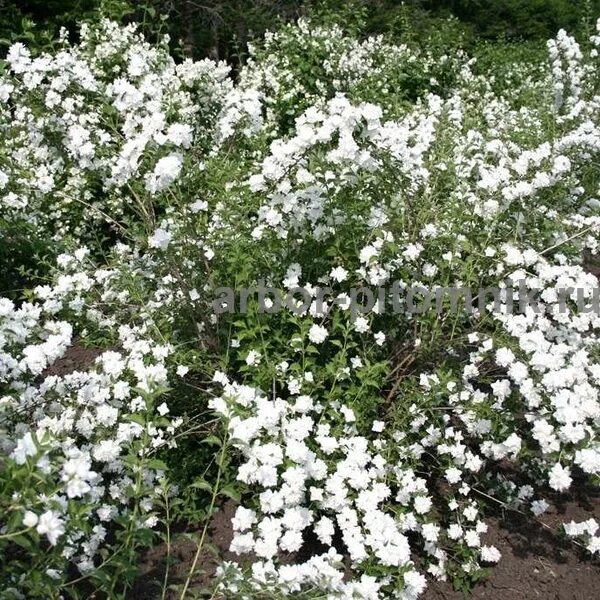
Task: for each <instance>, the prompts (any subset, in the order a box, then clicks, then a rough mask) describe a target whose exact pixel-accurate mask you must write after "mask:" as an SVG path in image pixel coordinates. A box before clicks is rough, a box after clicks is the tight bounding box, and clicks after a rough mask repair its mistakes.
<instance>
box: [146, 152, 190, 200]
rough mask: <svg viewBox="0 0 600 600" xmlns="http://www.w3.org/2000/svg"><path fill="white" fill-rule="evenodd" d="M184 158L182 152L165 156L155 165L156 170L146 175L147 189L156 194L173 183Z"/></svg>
mask: <svg viewBox="0 0 600 600" xmlns="http://www.w3.org/2000/svg"><path fill="white" fill-rule="evenodd" d="M182 166H183V158H182V156H181V155H180V154H169V155H168V156H163V157H162V158H161V159H160V160H159V161H158V162H157V163H156V166H155V167H154V171H153V172H152V173H149V174H148V175H146V189H147V190H148V191H149V192H150V193H152V194H156V193H158V192H161V191H163V190H164V189H165V188H167V187H168V186H169V185H171V183H173V182H174V181H175V180H176V179H177V178H178V177H179V173H180V172H181V168H182Z"/></svg>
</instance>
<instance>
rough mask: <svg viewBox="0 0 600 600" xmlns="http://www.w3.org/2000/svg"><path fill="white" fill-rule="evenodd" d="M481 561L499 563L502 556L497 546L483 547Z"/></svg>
mask: <svg viewBox="0 0 600 600" xmlns="http://www.w3.org/2000/svg"><path fill="white" fill-rule="evenodd" d="M480 554H481V560H482V561H483V562H487V563H497V562H498V561H499V560H500V558H501V557H502V555H501V554H500V551H499V550H498V548H496V547H495V546H481V550H480Z"/></svg>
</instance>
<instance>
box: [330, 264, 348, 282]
mask: <svg viewBox="0 0 600 600" xmlns="http://www.w3.org/2000/svg"><path fill="white" fill-rule="evenodd" d="M329 275H330V277H331V278H332V279H333V280H334V281H337V282H338V283H340V282H342V281H345V280H346V279H347V277H348V271H346V269H344V267H335V268H333V269H332V270H331V273H330V274H329Z"/></svg>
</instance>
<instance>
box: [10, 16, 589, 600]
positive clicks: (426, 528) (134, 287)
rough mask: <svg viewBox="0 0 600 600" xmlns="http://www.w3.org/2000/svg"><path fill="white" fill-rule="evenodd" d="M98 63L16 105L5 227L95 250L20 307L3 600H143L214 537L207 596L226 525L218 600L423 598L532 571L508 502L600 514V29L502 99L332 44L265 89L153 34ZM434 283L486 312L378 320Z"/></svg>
mask: <svg viewBox="0 0 600 600" xmlns="http://www.w3.org/2000/svg"><path fill="white" fill-rule="evenodd" d="M80 38H81V39H80V41H79V42H78V43H77V44H69V43H67V41H66V40H67V38H66V36H65V37H64V39H63V40H62V44H63V46H62V49H59V50H57V51H56V52H54V53H42V54H39V55H34V54H33V53H32V52H30V50H29V49H28V48H26V47H25V46H24V45H22V44H15V45H13V46H12V47H11V48H10V50H9V52H8V56H7V67H6V69H5V71H4V72H3V74H2V75H1V78H0V99H1V100H2V104H1V105H0V136H2V140H3V148H4V149H3V150H2V151H1V155H0V156H1V158H2V163H0V207H1V208H2V211H3V212H2V218H3V219H5V220H6V221H10V222H11V223H13V224H17V225H19V224H30V225H31V224H33V225H34V226H35V227H36V228H37V229H38V230H39V231H43V232H45V234H46V235H47V237H49V238H51V239H52V240H53V241H54V243H55V244H58V245H59V246H60V247H61V248H62V249H64V248H68V249H69V251H68V252H67V251H65V252H64V253H60V254H58V257H57V259H56V261H55V262H56V264H54V265H53V266H52V270H51V275H50V277H49V281H48V283H47V284H46V285H42V286H37V287H34V288H33V289H32V290H29V291H28V292H27V295H26V296H25V297H23V298H21V299H19V301H17V302H14V301H12V300H8V299H7V298H0V451H1V452H2V454H1V457H0V492H1V494H0V569H1V570H2V575H3V576H2V581H1V582H0V586H3V587H2V589H1V591H0V595H2V594H5V596H6V597H7V598H11V599H12V598H35V597H40V598H45V597H55V596H54V595H52V594H54V592H55V591H56V590H57V589H60V590H61V594H63V596H64V597H67V596H69V595H70V594H71V593H73V596H74V597H76V591H75V590H76V589H78V588H77V585H79V584H81V582H82V581H85V583H86V584H88V583H89V582H90V581H92V582H93V584H94V585H95V586H96V587H97V589H98V590H100V591H102V592H103V593H107V594H108V596H109V597H111V598H112V597H118V596H117V595H116V594H117V590H122V591H123V592H124V591H126V590H127V586H128V585H130V583H131V581H130V578H131V573H132V572H133V571H134V569H133V567H132V564H133V563H135V561H136V558H135V557H136V553H137V552H139V550H140V548H141V547H143V546H147V545H149V544H151V543H152V540H153V539H155V537H156V535H162V536H163V537H164V538H165V539H166V540H167V544H170V543H171V529H170V525H171V523H172V522H175V521H176V522H178V524H181V523H182V522H184V521H187V522H190V521H192V524H193V525H194V526H195V527H196V529H197V528H198V523H197V522H196V521H197V520H200V521H201V528H204V529H203V532H202V535H201V536H200V537H199V539H198V540H196V541H197V544H198V551H197V554H196V558H195V560H194V562H193V564H192V566H191V569H190V574H189V576H188V577H187V579H186V578H185V577H184V578H183V580H182V581H176V582H174V583H173V585H174V586H179V588H178V589H179V591H180V593H181V597H182V598H184V597H186V594H187V593H188V592H194V591H198V592H200V591H202V590H194V589H192V588H193V586H194V570H195V569H198V568H200V565H199V564H198V562H197V561H198V560H199V557H201V556H202V544H203V543H204V541H205V538H206V533H207V531H208V529H209V523H210V518H211V516H212V514H213V513H214V512H215V510H217V509H218V507H219V505H220V504H221V499H222V498H224V497H228V498H230V499H233V500H235V502H236V509H235V514H234V517H233V519H232V522H231V527H232V530H233V538H232V541H231V545H230V548H229V551H230V553H229V554H228V557H229V559H230V560H228V561H225V560H222V561H221V564H220V566H219V567H218V569H217V572H216V575H217V576H216V577H215V578H214V582H213V583H214V587H213V589H211V590H210V593H211V594H214V595H213V596H212V597H214V598H218V597H225V598H228V599H230V598H231V599H235V598H240V599H246V598H258V597H260V598H263V597H264V598H271V597H272V598H281V597H297V598H306V599H314V598H327V599H332V600H333V599H340V600H342V599H343V600H349V599H355V598H356V599H359V598H363V599H366V600H376V599H387V598H398V599H401V600H413V599H416V598H418V597H419V596H420V595H421V594H422V593H423V592H424V590H425V589H426V587H427V584H428V582H429V581H430V580H433V579H437V580H447V579H452V580H453V581H455V582H456V581H459V582H460V581H476V580H477V578H478V577H479V576H480V575H481V574H482V572H483V568H484V567H486V566H490V565H492V564H494V563H496V562H498V561H499V560H502V557H501V553H500V551H499V550H498V549H497V548H496V547H494V546H493V545H492V544H491V543H490V541H489V537H487V531H488V525H487V524H486V515H487V514H488V512H487V511H488V508H489V505H490V503H494V502H497V503H500V504H501V505H502V506H503V507H504V508H506V509H514V510H518V511H520V512H522V513H526V514H528V515H529V516H530V517H531V518H532V519H535V518H538V517H540V516H541V515H543V513H544V512H545V511H546V510H547V509H548V507H549V506H550V502H551V501H552V500H553V499H554V498H556V497H557V495H559V494H563V493H567V492H568V491H569V490H571V489H572V488H573V486H574V485H576V484H577V482H580V481H588V482H591V483H592V484H597V483H598V477H599V476H600V441H599V437H598V436H599V431H600V352H599V349H600V307H598V306H597V305H598V303H599V302H600V294H599V289H600V288H599V286H598V280H597V278H596V276H595V275H593V274H592V273H591V272H590V271H593V268H590V267H591V266H592V267H593V264H592V263H593V262H594V260H596V258H595V257H597V256H598V255H599V254H600V212H599V209H600V201H599V194H600V177H599V176H598V161H599V159H600V89H599V88H598V82H599V81H600V77H599V74H600V73H599V71H598V69H599V62H598V61H599V55H598V49H599V46H600V21H599V22H598V30H597V32H596V34H595V35H593V36H592V37H591V39H590V40H586V44H585V45H583V44H582V45H581V46H580V45H579V44H578V42H577V41H576V40H575V39H574V38H573V37H571V36H569V35H568V34H567V33H566V32H564V31H561V32H560V33H559V34H558V35H557V37H556V39H554V40H551V41H550V42H549V43H548V58H549V60H548V62H547V63H545V62H543V61H540V62H539V64H538V63H536V64H535V65H520V64H514V65H511V66H509V67H507V68H508V69H509V71H510V72H509V74H508V75H507V77H508V76H510V79H511V81H513V82H514V85H515V87H514V88H511V89H506V90H503V91H502V90H498V86H497V85H496V81H495V79H494V74H493V73H486V72H482V69H481V68H478V64H477V61H476V60H475V59H474V58H472V57H468V56H467V55H466V54H464V53H462V52H456V53H452V54H451V53H448V54H444V55H443V56H437V55H435V54H434V53H433V52H432V53H431V54H427V53H425V52H424V51H423V50H419V49H416V48H412V47H409V46H408V45H401V46H398V45H395V44H392V43H391V42H389V41H387V40H386V39H384V38H368V39H366V40H362V41H357V40H355V39H354V38H353V37H352V36H348V35H346V34H345V33H344V31H343V30H342V29H341V28H339V27H337V26H332V27H322V26H316V25H314V24H312V23H311V22H309V21H303V20H301V21H299V22H298V23H297V24H294V25H289V26H286V27H284V28H282V29H281V30H280V31H279V32H277V33H274V34H269V35H268V36H267V38H266V39H265V41H264V43H263V45H262V46H260V47H258V46H256V47H253V48H251V52H250V59H249V61H248V63H247V64H246V65H245V66H244V67H243V68H242V69H241V72H240V73H239V77H238V78H237V80H235V81H234V80H233V79H232V78H230V76H229V70H228V67H227V66H226V65H224V64H220V63H215V62H212V61H209V60H205V61H201V62H193V61H191V60H186V61H184V62H181V63H176V62H175V61H174V60H173V59H172V58H171V57H170V56H169V53H168V48H167V45H166V42H165V41H163V42H160V43H159V44H157V45H151V44H150V43H148V42H146V41H145V40H144V39H143V36H141V35H140V34H139V33H138V32H137V31H136V28H135V27H134V26H127V27H124V28H123V27H121V26H119V25H117V24H116V23H113V22H111V21H106V20H105V21H102V22H101V23H99V24H97V25H96V26H88V25H86V26H84V27H83V29H82V31H81V35H80ZM259 286H266V287H267V288H268V296H269V297H268V298H267V299H266V300H265V299H264V298H263V299H262V302H261V301H259V299H257V297H256V294H254V293H250V294H246V297H245V299H243V308H242V304H239V305H236V306H235V307H234V306H232V305H229V304H228V302H225V301H224V300H223V298H224V297H225V296H222V295H221V292H222V291H223V290H224V289H225V290H227V289H233V290H235V291H236V292H237V291H239V290H246V291H247V290H252V289H256V288H258V287H259ZM419 286H420V287H421V288H422V289H425V288H427V289H430V290H434V291H435V290H448V289H454V290H462V292H461V293H463V294H464V293H465V290H467V291H468V290H471V291H472V292H473V295H472V296H471V297H470V298H468V299H467V300H465V301H464V303H462V299H460V300H459V301H458V302H456V301H449V300H448V299H447V298H446V300H442V301H441V303H440V304H439V305H437V306H435V307H429V308H428V307H427V306H421V307H420V309H419V310H411V311H407V310H401V308H402V307H398V306H392V305H391V304H390V303H389V301H385V302H382V303H381V302H378V303H375V304H373V305H371V306H365V305H364V304H360V303H358V304H357V294H356V290H362V296H365V295H368V293H371V294H372V295H375V296H376V295H377V293H378V290H380V289H382V288H383V287H388V288H393V289H397V290H400V291H404V292H406V291H408V290H410V289H414V288H415V287H419ZM322 288H327V290H328V293H327V296H326V297H325V298H324V299H323V298H320V297H319V294H318V291H319V290H320V289H322ZM486 290H487V292H486ZM294 291H296V292H298V291H300V292H302V294H299V295H298V296H297V297H295V300H294V303H292V304H290V303H289V302H288V303H286V302H279V300H280V299H281V298H282V297H283V296H285V295H287V296H288V297H289V295H290V294H292V295H293V294H294ZM524 296H525V297H526V298H527V300H528V302H526V303H523V302H522V300H523V297H524ZM215 298H216V299H217V300H215ZM350 300H353V301H354V302H353V303H352V302H350ZM454 300H456V299H454ZM386 302H387V304H386ZM461 303H462V304H463V305H462V306H459V307H458V308H459V309H458V310H457V306H456V305H460V304H461ZM275 304H278V305H279V306H280V307H281V310H277V311H276V310H274V306H275ZM594 306H596V308H594ZM216 309H218V310H216ZM82 350H84V351H86V352H89V353H91V354H90V357H91V358H90V359H89V360H87V362H86V363H85V364H83V365H80V366H77V368H73V369H68V368H67V369H65V368H62V367H61V365H62V364H63V363H64V362H65V361H66V362H68V361H69V356H70V353H73V352H79V351H82ZM194 519H195V521H194ZM562 530H564V531H561V532H562V533H564V534H565V535H566V536H567V537H569V538H574V539H576V540H577V542H578V543H579V544H583V546H585V548H586V550H587V552H588V553H589V554H591V555H597V554H598V552H599V551H600V536H599V535H598V524H597V523H596V521H595V520H594V519H590V520H588V521H584V522H581V523H577V522H567V523H564V525H563V528H562ZM32 557H33V559H32ZM232 557H238V558H237V559H236V560H231V558H232ZM168 559H169V560H171V557H170V555H169V557H168ZM167 562H168V561H167ZM124 564H125V565H128V566H125V567H123V566H122V565H124ZM169 583H170V582H169V571H168V569H167V573H166V574H165V579H164V584H163V585H164V587H163V594H164V593H166V591H165V590H166V586H167V585H168V584H169ZM63 591H64V593H63ZM203 591H206V590H203ZM111 594H113V595H112V596H111ZM5 596H2V597H5ZM163 597H165V596H164V595H163Z"/></svg>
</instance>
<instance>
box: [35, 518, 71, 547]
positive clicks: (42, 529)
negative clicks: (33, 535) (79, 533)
mask: <svg viewBox="0 0 600 600" xmlns="http://www.w3.org/2000/svg"><path fill="white" fill-rule="evenodd" d="M36 531H37V532H38V533H39V534H40V535H45V536H46V537H47V538H48V541H49V542H50V543H51V544H52V545H53V546H55V545H56V542H57V541H58V538H59V537H60V536H61V535H62V534H63V533H64V532H65V526H64V522H63V521H62V520H61V519H60V517H59V515H58V513H56V512H54V511H52V510H48V511H46V512H45V513H43V514H42V515H40V518H39V522H38V525H37V528H36Z"/></svg>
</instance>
